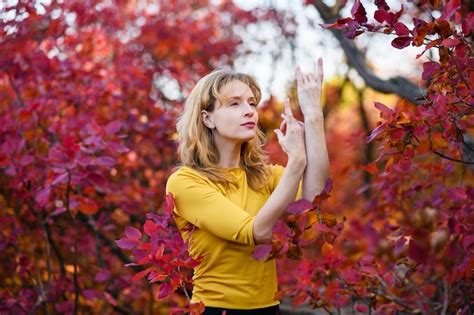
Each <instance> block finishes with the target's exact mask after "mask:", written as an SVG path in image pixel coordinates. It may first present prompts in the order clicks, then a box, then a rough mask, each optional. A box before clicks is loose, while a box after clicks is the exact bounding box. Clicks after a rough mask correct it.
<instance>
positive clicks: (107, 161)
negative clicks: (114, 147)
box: [94, 156, 115, 167]
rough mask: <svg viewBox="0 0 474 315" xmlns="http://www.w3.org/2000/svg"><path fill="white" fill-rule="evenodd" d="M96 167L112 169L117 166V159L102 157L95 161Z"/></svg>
mask: <svg viewBox="0 0 474 315" xmlns="http://www.w3.org/2000/svg"><path fill="white" fill-rule="evenodd" d="M94 164H95V165H99V166H105V167H112V166H114V165H115V159H114V158H111V157H108V156H101V157H98V158H96V159H95V161H94Z"/></svg>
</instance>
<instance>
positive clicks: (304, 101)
mask: <svg viewBox="0 0 474 315" xmlns="http://www.w3.org/2000/svg"><path fill="white" fill-rule="evenodd" d="M322 82H323V59H321V58H319V59H318V69H317V72H316V73H315V74H313V73H308V74H306V73H303V72H302V71H301V69H300V67H299V66H296V83H297V87H298V89H297V90H298V101H299V103H300V108H301V112H302V113H303V115H304V118H305V121H306V120H308V119H318V118H319V119H322V118H323V110H322V106H321V90H322Z"/></svg>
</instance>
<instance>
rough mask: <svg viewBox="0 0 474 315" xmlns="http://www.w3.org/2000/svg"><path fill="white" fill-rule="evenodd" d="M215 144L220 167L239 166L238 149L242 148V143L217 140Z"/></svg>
mask: <svg viewBox="0 0 474 315" xmlns="http://www.w3.org/2000/svg"><path fill="white" fill-rule="evenodd" d="M216 140H217V139H216ZM216 146H217V149H218V150H219V155H220V159H219V166H220V167H226V168H234V167H239V166H240V150H241V148H242V143H230V142H225V141H218V140H217V141H216Z"/></svg>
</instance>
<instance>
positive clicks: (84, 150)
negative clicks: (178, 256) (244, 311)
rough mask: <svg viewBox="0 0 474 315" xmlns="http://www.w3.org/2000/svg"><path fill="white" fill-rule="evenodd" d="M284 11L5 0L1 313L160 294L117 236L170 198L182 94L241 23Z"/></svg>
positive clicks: (103, 305)
mask: <svg viewBox="0 0 474 315" xmlns="http://www.w3.org/2000/svg"><path fill="white" fill-rule="evenodd" d="M278 16H280V15H279V13H277V12H275V11H274V10H260V11H258V12H247V11H244V10H242V9H240V8H239V7H237V6H235V5H233V4H232V3H229V2H226V3H223V4H209V3H207V1H199V2H196V3H189V2H188V1H173V2H163V3H162V4H160V6H159V7H156V6H153V5H150V6H138V5H136V3H135V1H116V2H114V4H110V3H108V2H104V1H100V0H94V1H62V2H57V1H53V2H52V3H50V4H48V3H33V2H32V1H27V0H20V1H15V2H12V3H10V4H5V5H4V6H3V7H2V19H1V20H0V50H1V54H0V187H1V188H0V209H1V210H0V227H1V229H0V249H1V250H2V254H3V255H2V257H1V258H0V264H1V266H2V268H0V312H3V311H12V312H13V313H15V314H26V313H28V312H39V311H43V312H45V313H47V312H48V311H49V312H50V313H51V312H60V313H71V312H84V313H88V312H92V311H93V310H97V309H105V310H111V309H114V310H115V311H117V312H121V313H133V312H136V310H143V309H144V308H146V307H148V306H146V305H147V303H148V304H149V305H153V308H154V309H153V311H156V310H157V309H158V308H160V307H162V304H160V303H155V304H152V303H150V302H149V301H150V300H151V299H154V298H156V295H155V296H151V295H150V294H149V291H148V290H146V289H144V287H143V283H140V282H138V281H135V282H132V281H130V278H131V276H130V274H129V273H127V270H124V268H123V265H124V263H128V262H129V261H130V258H129V257H127V256H126V255H125V254H123V253H122V252H121V251H120V250H119V249H117V247H116V245H115V244H114V243H113V242H112V241H111V240H114V239H117V238H118V237H119V236H118V235H119V233H121V231H123V229H124V227H125V226H126V225H130V224H135V223H136V222H137V221H141V220H142V218H145V216H146V214H147V213H149V212H154V211H156V209H159V208H160V205H161V204H162V203H163V199H164V182H165V179H166V178H167V176H168V174H169V173H170V171H171V168H172V167H173V166H174V164H175V163H176V143H175V139H174V136H175V134H174V130H175V126H174V121H175V118H176V113H177V112H178V108H179V106H180V105H181V103H182V101H183V99H182V97H183V95H184V94H185V93H186V91H187V90H188V89H189V88H190V87H191V86H192V84H193V82H195V81H196V80H197V78H199V77H202V76H203V75H204V74H205V73H207V72H209V71H210V70H211V69H213V68H215V67H218V66H222V65H224V64H227V63H229V61H230V60H232V59H233V58H234V57H235V54H236V52H238V51H239V47H240V46H239V45H240V44H241V43H242V40H241V38H240V36H239V35H237V32H236V31H235V28H238V27H240V28H241V29H245V27H246V26H247V25H248V24H252V23H260V22H261V21H269V20H270V22H272V21H273V20H274V19H276V17H278ZM281 21H283V20H281ZM196 43H199V44H196ZM203 43H205V44H203ZM173 84H176V85H177V88H176V90H178V91H179V92H182V93H183V94H182V95H179V96H177V97H173V98H172V97H171V96H169V94H168V93H166V92H167V91H169V86H173ZM165 108H166V109H170V111H166V110H165ZM147 222H148V223H147V231H148V232H149V230H148V228H151V227H152V226H157V225H159V223H158V222H159V219H158V218H154V217H149V221H147ZM127 231H128V234H129V235H130V236H136V235H137V233H136V231H135V230H132V229H127ZM146 233H147V232H145V235H147V236H148V234H146ZM157 233H158V232H157ZM135 268H137V266H136V267H135ZM125 269H126V268H125ZM183 277H184V274H183ZM173 281H175V280H173ZM176 281H177V280H176ZM173 283H175V282H173ZM162 291H163V292H166V285H163V286H162ZM163 294H164V293H163Z"/></svg>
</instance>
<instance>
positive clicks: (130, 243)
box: [115, 238, 139, 249]
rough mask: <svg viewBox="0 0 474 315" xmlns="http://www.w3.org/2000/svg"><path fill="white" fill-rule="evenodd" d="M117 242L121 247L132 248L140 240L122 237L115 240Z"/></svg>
mask: <svg viewBox="0 0 474 315" xmlns="http://www.w3.org/2000/svg"><path fill="white" fill-rule="evenodd" d="M115 243H116V244H117V246H118V247H119V248H121V249H132V248H135V247H137V246H138V243H139V242H138V241H137V240H130V239H128V238H122V239H119V240H118V241H115Z"/></svg>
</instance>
